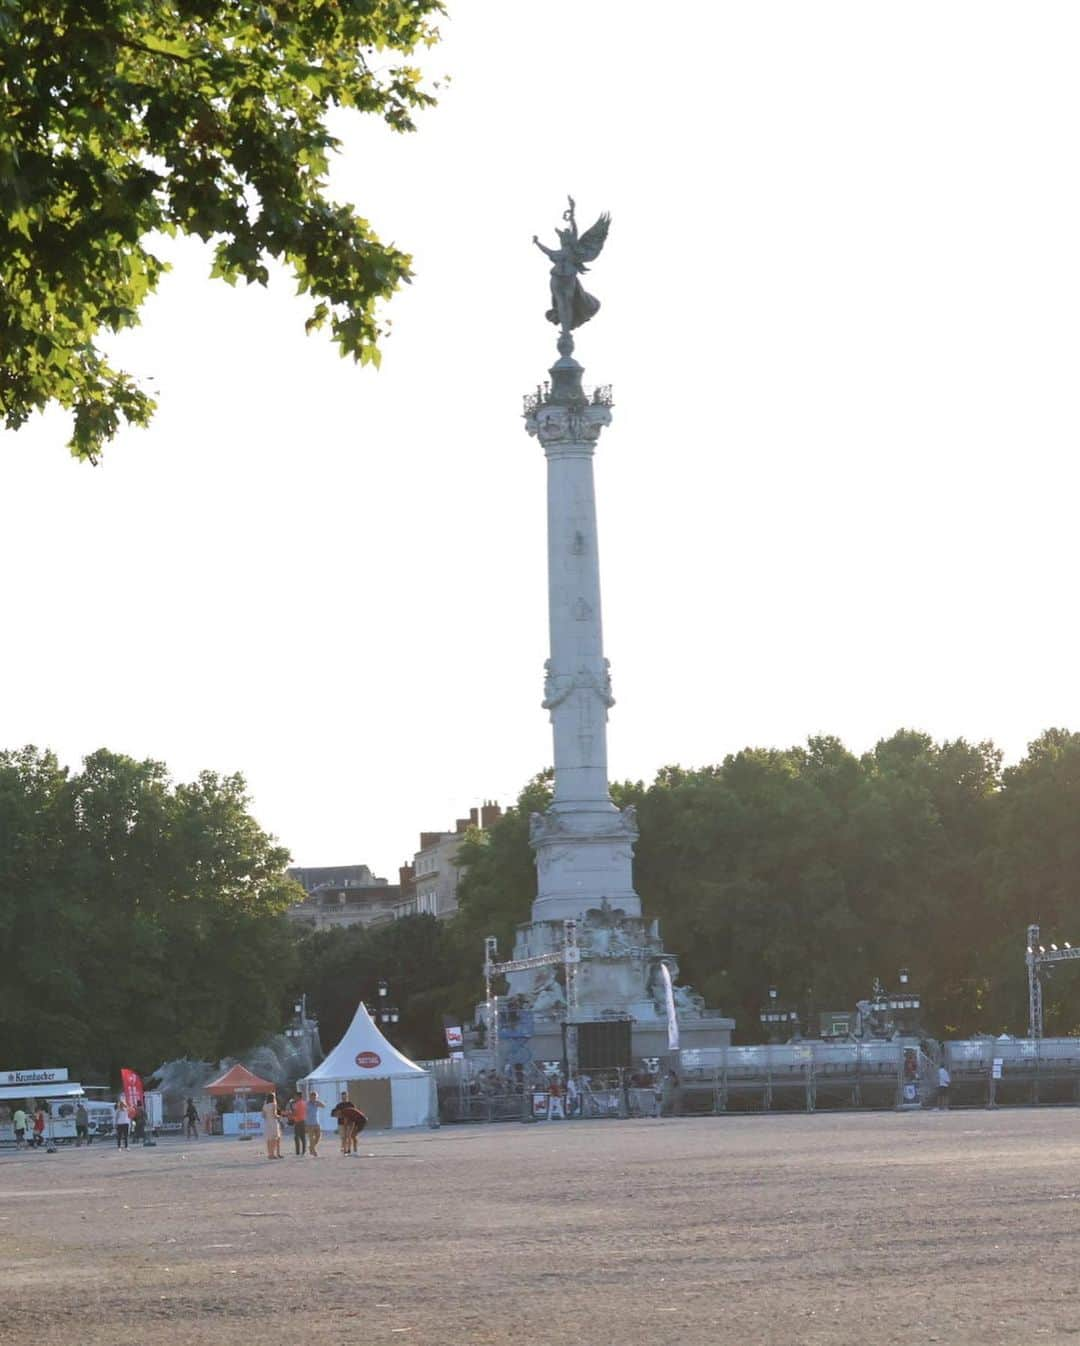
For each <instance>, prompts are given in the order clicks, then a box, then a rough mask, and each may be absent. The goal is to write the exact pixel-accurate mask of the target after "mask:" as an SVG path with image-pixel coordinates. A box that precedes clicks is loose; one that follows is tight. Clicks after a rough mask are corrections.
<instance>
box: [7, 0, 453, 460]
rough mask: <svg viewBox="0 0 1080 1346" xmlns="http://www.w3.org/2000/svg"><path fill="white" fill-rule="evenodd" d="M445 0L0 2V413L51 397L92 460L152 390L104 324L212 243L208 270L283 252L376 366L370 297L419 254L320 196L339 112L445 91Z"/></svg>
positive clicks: (397, 105) (114, 327)
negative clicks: (183, 241)
mask: <svg viewBox="0 0 1080 1346" xmlns="http://www.w3.org/2000/svg"><path fill="white" fill-rule="evenodd" d="M441 8H442V7H441V3H440V0H280V3H275V0H263V3H252V2H251V0H216V2H215V0H180V2H179V3H165V2H164V0H98V2H97V3H93V4H88V3H84V2H80V0H0V413H2V415H3V419H4V424H6V425H7V426H8V427H9V428H11V429H16V428H18V427H19V426H20V425H22V424H23V423H24V422H25V420H26V419H27V417H28V416H29V415H30V414H31V413H32V412H33V411H35V410H39V409H41V408H43V407H45V406H46V405H47V404H48V403H50V402H57V403H59V404H60V405H61V406H63V407H66V408H69V409H70V410H72V412H73V420H74V430H73V436H72V440H71V450H72V453H73V454H75V455H76V456H77V457H79V458H85V459H91V460H93V459H95V458H96V456H97V454H98V453H99V452H100V450H101V448H102V446H103V445H104V444H105V443H106V442H107V441H108V440H109V439H111V438H112V437H113V435H114V434H115V433H116V430H117V428H118V426H119V423H120V420H121V418H123V419H124V420H127V421H128V422H130V423H133V424H136V425H145V424H146V423H147V422H148V420H149V418H150V416H151V414H152V412H153V409H154V403H153V401H152V399H151V398H150V397H149V396H148V394H147V393H146V392H145V391H144V390H143V389H142V388H140V387H138V386H137V385H136V383H135V381H134V380H133V379H132V378H131V377H130V376H129V375H128V374H126V373H124V372H123V371H121V370H117V369H114V368H113V367H112V366H111V365H110V364H109V363H108V361H107V360H106V359H105V357H104V356H103V354H102V352H101V350H100V349H99V346H98V344H97V343H98V339H99V337H100V335H101V334H102V333H107V332H118V331H121V330H122V329H124V328H127V327H131V326H133V325H134V324H135V323H137V322H138V311H139V307H140V305H141V304H142V302H143V300H144V299H145V298H146V296H147V295H148V294H149V293H150V292H151V291H152V290H153V289H154V287H155V286H156V285H157V283H158V281H159V279H160V277H161V274H162V272H163V271H164V270H165V266H164V264H163V263H162V261H161V260H160V259H159V258H158V257H157V256H155V254H154V253H153V252H152V251H151V250H150V248H149V246H148V243H147V241H148V239H149V238H151V237H152V236H153V235H155V234H158V235H160V234H173V233H176V232H178V231H179V232H182V233H185V234H194V235H197V236H198V237H199V238H202V239H204V240H206V241H209V242H212V243H213V251H214V262H213V270H212V274H213V275H216V276H220V277H221V278H222V279H224V280H226V281H228V282H229V283H230V284H235V283H236V282H237V281H238V280H244V281H246V282H248V283H249V284H250V283H252V282H258V283H259V284H266V282H267V279H268V270H267V259H268V258H275V259H278V260H279V261H281V262H284V263H285V264H286V265H288V266H289V267H290V268H291V269H292V271H293V273H294V275H295V276H296V278H297V282H298V286H299V290H300V292H301V293H304V294H308V295H310V297H311V311H310V316H309V318H308V321H307V327H308V330H309V331H310V330H313V329H315V328H319V327H323V326H326V325H328V326H329V328H330V331H331V333H332V336H333V339H334V340H335V342H336V343H337V345H338V346H339V347H340V350H341V353H342V354H343V355H351V356H352V357H354V358H355V359H357V360H359V361H361V362H362V363H366V362H369V361H370V362H377V361H378V358H379V349H378V339H379V337H380V335H381V329H380V324H379V320H378V318H377V315H376V306H377V304H378V302H379V301H380V300H383V299H387V298H388V297H389V296H390V295H391V294H392V293H393V292H394V290H395V289H396V288H397V287H398V285H399V284H400V283H401V282H402V281H405V280H408V279H409V275H410V271H409V266H410V259H409V258H408V257H407V256H406V255H405V254H404V253H402V252H400V251H398V250H397V249H396V248H395V247H393V246H391V245H387V244H384V243H382V242H381V241H380V240H379V239H378V238H377V237H376V235H375V233H374V232H373V230H372V229H371V226H370V225H369V223H368V222H367V221H366V220H365V219H363V218H362V217H360V216H359V215H358V214H357V213H356V212H355V210H354V209H353V208H352V207H351V206H348V205H339V204H336V203H334V202H333V201H331V200H329V199H328V197H327V195H326V183H327V178H326V175H327V167H328V156H329V155H330V153H331V152H332V151H333V150H334V149H335V148H336V147H337V142H336V141H335V139H334V137H333V136H331V135H330V133H329V131H328V129H327V113H328V112H329V110H330V109H331V108H333V107H348V108H355V109H357V110H359V111H361V112H365V113H370V114H373V115H375V116H378V117H380V118H381V119H382V120H383V121H384V122H386V123H387V124H388V125H389V126H390V127H392V128H393V129H394V130H397V131H410V130H412V129H413V116H414V114H415V113H416V112H417V111H418V110H419V109H422V108H424V107H427V106H428V105H429V104H431V103H432V101H433V99H432V96H431V94H430V93H428V92H427V91H426V90H425V89H424V88H423V86H422V84H421V78H420V74H419V72H418V70H417V69H416V68H415V66H413V65H411V64H409V62H408V60H407V59H406V58H407V57H408V56H409V55H410V53H412V52H414V51H415V50H416V48H417V47H418V46H422V45H430V44H431V43H433V42H434V41H435V40H436V39H437V36H438V34H437V29H436V28H434V27H433V26H432V16H433V15H435V14H437V13H439V12H440V11H441Z"/></svg>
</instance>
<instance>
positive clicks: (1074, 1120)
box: [0, 1109, 1080, 1346]
mask: <svg viewBox="0 0 1080 1346" xmlns="http://www.w3.org/2000/svg"><path fill="white" fill-rule="evenodd" d="M1078 1141H1080V1112H1077V1111H1075V1110H1072V1109H1063V1110H1053V1111H1028V1110H1016V1111H1001V1112H992V1113H991V1112H954V1113H926V1114H915V1115H911V1114H891V1113H880V1114H867V1113H863V1114H855V1115H848V1116H836V1115H833V1116H826V1115H820V1114H819V1115H817V1116H813V1117H807V1116H772V1117H745V1116H744V1117H739V1118H700V1119H685V1120H683V1119H670V1120H668V1119H665V1120H664V1121H660V1122H656V1121H625V1122H569V1123H560V1122H550V1123H540V1124H537V1125H521V1124H510V1125H503V1126H496V1127H488V1128H481V1127H455V1128H445V1129H444V1130H442V1131H438V1132H424V1133H417V1134H411V1133H410V1134H405V1135H401V1134H399V1135H396V1136H395V1135H392V1134H385V1135H376V1136H367V1137H363V1138H362V1147H361V1156H362V1157H361V1158H358V1159H343V1158H341V1157H340V1156H339V1155H338V1154H337V1153H336V1152H335V1149H334V1146H333V1145H332V1144H328V1145H324V1151H325V1152H324V1153H323V1154H322V1155H320V1157H319V1158H318V1159H317V1160H311V1159H303V1160H300V1159H296V1158H295V1157H294V1156H293V1155H292V1154H291V1153H290V1152H289V1150H290V1141H289V1140H288V1139H286V1141H285V1150H284V1152H285V1154H286V1156H287V1157H286V1158H285V1159H284V1160H283V1161H281V1162H279V1163H271V1162H269V1161H268V1160H267V1159H266V1158H265V1157H264V1155H263V1153H262V1146H261V1145H260V1144H259V1143H258V1142H252V1143H247V1144H245V1143H243V1142H239V1141H232V1140H213V1141H208V1140H200V1141H198V1142H196V1143H182V1142H180V1141H164V1142H162V1144H161V1145H159V1146H158V1147H157V1148H156V1149H141V1148H139V1149H135V1148H133V1149H131V1150H129V1151H128V1152H127V1153H122V1154H118V1153H117V1152H116V1151H115V1149H111V1148H108V1147H106V1146H105V1145H102V1144H98V1145H95V1146H93V1148H91V1149H90V1150H80V1151H75V1150H63V1151H61V1152H60V1153H59V1154H57V1155H44V1154H20V1155H15V1154H12V1153H11V1152H10V1151H9V1152H7V1153H6V1154H5V1155H4V1156H3V1157H2V1158H0V1248H2V1250H3V1251H2V1255H0V1286H2V1287H3V1297H2V1301H0V1340H2V1341H4V1342H9V1341H10V1342H16V1341H17V1342H30V1341H33V1342H34V1343H35V1346H53V1344H54V1343H61V1342H62V1343H64V1346H82V1344H83V1343H86V1344H87V1346H99V1344H104V1343H108V1346H114V1343H117V1344H118V1343H125V1346H126V1344H127V1343H130V1342H132V1341H134V1340H140V1341H148V1342H151V1343H153V1346H174V1344H175V1346H180V1343H184V1346H189V1344H190V1343H211V1342H212V1343H219V1342H220V1343H226V1342H228V1343H230V1346H232V1344H233V1343H235V1342H237V1341H238V1340H241V1339H246V1340H251V1339H252V1336H251V1334H252V1333H258V1334H260V1336H261V1337H262V1339H263V1340H267V1339H270V1338H272V1339H273V1340H274V1341H275V1342H289V1343H293V1342H302V1343H304V1346H320V1344H321V1343H324V1342H340V1341H343V1340H345V1339H348V1340H350V1341H352V1342H355V1343H357V1344H358V1346H360V1344H362V1346H378V1344H379V1343H408V1344H409V1346H421V1344H422V1343H423V1344H424V1346H428V1344H429V1343H437V1344H438V1346H442V1344H443V1343H447V1344H448V1346H449V1344H452V1346H459V1344H464V1346H470V1344H471V1343H503V1342H507V1343H518V1342H521V1343H530V1346H541V1344H542V1346H547V1343H552V1344H554V1343H558V1346H578V1343H586V1342H587V1343H597V1344H598V1346H599V1344H601V1343H602V1344H603V1346H621V1344H622V1343H637V1342H642V1343H649V1346H664V1344H665V1343H676V1342H677V1343H680V1346H697V1343H702V1346H704V1344H705V1343H708V1344H709V1346H713V1344H714V1343H721V1344H725V1346H726V1343H738V1344H739V1346H757V1344H758V1343H763V1344H767V1346H774V1344H775V1346H781V1343H782V1344H783V1346H792V1344H796V1346H801V1344H802V1343H826V1342H827V1343H830V1344H832V1343H853V1344H854V1343H858V1344H859V1346H863V1344H864V1343H872V1344H873V1346H886V1344H887V1343H893V1342H897V1343H899V1342H903V1343H911V1342H918V1343H923V1342H934V1341H940V1342H950V1343H956V1342H961V1343H962V1342H980V1343H1002V1342H1007V1343H1010V1344H1012V1343H1016V1344H1017V1346H1029V1343H1040V1342H1058V1341H1062V1342H1063V1341H1069V1342H1076V1343H1078V1344H1080V1287H1078V1282H1077V1276H1076V1269H1077V1265H1078V1261H1080V1234H1078V1224H1080V1144H1078Z"/></svg>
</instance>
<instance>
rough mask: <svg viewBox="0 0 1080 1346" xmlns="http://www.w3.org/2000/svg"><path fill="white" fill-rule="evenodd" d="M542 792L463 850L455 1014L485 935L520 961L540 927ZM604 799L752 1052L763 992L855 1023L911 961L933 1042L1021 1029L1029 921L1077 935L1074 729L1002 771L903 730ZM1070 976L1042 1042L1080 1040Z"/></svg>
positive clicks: (683, 946)
mask: <svg viewBox="0 0 1080 1346" xmlns="http://www.w3.org/2000/svg"><path fill="white" fill-rule="evenodd" d="M549 779H550V778H549V777H538V778H537V779H536V780H534V781H532V782H530V784H529V786H528V787H527V788H526V790H525V791H524V792H523V794H522V797H521V800H519V803H518V807H517V808H516V809H512V810H510V811H508V813H507V814H506V815H505V817H504V818H503V819H501V820H500V821H499V822H497V823H496V824H495V825H494V827H493V828H492V829H491V831H490V833H488V834H487V835H479V834H477V835H476V836H474V837H473V838H471V839H470V841H469V842H467V843H466V846H465V847H464V848H463V851H462V857H461V858H462V860H463V861H465V862H467V863H468V865H469V869H468V872H467V873H466V875H465V876H464V878H463V880H462V884H461V887H460V890H459V897H460V901H461V912H460V914H459V915H458V916H457V917H456V918H455V920H454V921H453V922H451V925H450V928H449V929H448V931H447V940H448V942H450V943H451V944H454V943H456V944H457V947H458V956H459V957H460V959H461V962H460V971H459V974H458V976H457V977H455V978H454V980H453V981H449V982H448V983H447V984H446V986H445V987H443V988H442V994H443V995H444V997H445V998H446V999H447V1001H448V1002H450V1003H453V1004H454V1005H455V1007H456V1008H458V1009H459V1010H462V1011H465V1010H467V1009H468V1008H469V1007H470V1006H471V1005H472V1004H474V1003H475V1002H476V1000H477V999H478V998H479V992H480V989H481V981H480V971H479V965H480V958H481V949H482V939H483V936H484V935H486V934H497V935H498V936H499V940H500V948H501V949H504V950H507V951H508V949H509V937H510V934H511V932H512V930H513V927H514V925H516V924H517V923H519V922H521V921H525V920H528V918H529V906H530V903H531V900H532V897H533V895H534V894H535V871H534V869H533V866H532V855H531V851H530V849H529V844H528V814H529V813H530V812H531V811H533V810H534V809H542V808H543V807H545V805H546V802H547V791H548V788H549V786H548V781H549ZM612 793H613V796H614V797H615V799H616V801H617V802H618V803H619V804H623V805H625V804H629V803H633V804H635V805H636V806H637V810H638V821H639V824H640V828H641V839H640V842H639V843H638V846H637V850H636V857H635V883H636V887H637V890H638V892H639V893H640V894H641V896H642V899H643V902H644V905H645V908H646V911H647V913H648V914H649V915H650V916H657V917H659V918H660V919H661V921H662V924H663V931H664V937H665V942H666V944H667V947H668V948H669V949H670V950H671V951H672V952H674V953H675V954H677V955H678V957H679V959H680V964H681V972H682V980H683V981H684V982H685V983H688V984H690V985H692V986H694V987H695V988H696V989H697V990H699V991H701V992H702V993H703V994H704V995H705V997H706V999H707V1000H708V1001H709V1002H710V1003H711V1004H713V1005H717V1006H719V1007H720V1008H722V1009H724V1010H726V1011H727V1012H729V1013H732V1014H733V1015H734V1016H735V1017H736V1019H737V1022H738V1026H739V1034H740V1037H741V1038H742V1039H743V1040H747V1039H748V1038H753V1037H755V1036H756V1035H757V1029H758V1020H757V1015H758V1011H759V1009H760V1007H761V1003H762V1000H763V998H764V994H765V989H766V987H767V986H768V985H769V984H770V983H774V984H776V985H777V986H779V987H780V989H781V994H782V995H783V996H784V997H785V998H786V999H790V1000H792V1001H794V1002H796V1003H797V1004H799V1005H800V1006H801V1007H802V1008H804V1010H805V1009H806V1008H813V1009H815V1010H823V1009H846V1008H850V1007H852V1005H853V1004H854V1002H855V1000H856V999H859V998H862V997H864V996H866V995H867V994H868V993H869V991H870V988H871V986H872V984H873V980H874V978H875V977H876V976H880V977H881V978H882V980H883V981H884V982H885V983H886V984H893V985H895V976H896V972H897V969H898V968H900V967H904V966H906V967H908V968H909V969H910V970H911V973H912V977H913V980H914V981H915V983H916V984H917V987H918V989H919V990H920V991H921V992H922V994H923V997H924V1001H925V1004H926V1006H927V1027H928V1028H930V1029H931V1030H932V1031H934V1032H936V1033H938V1034H940V1035H943V1036H957V1035H964V1034H968V1033H972V1032H988V1031H993V1032H1000V1031H1003V1030H1005V1029H1009V1030H1010V1031H1013V1032H1023V1031H1025V1028H1026V994H1025V990H1024V967H1023V957H1022V955H1023V936H1024V930H1025V927H1026V926H1027V925H1028V923H1029V922H1030V921H1032V920H1037V921H1039V922H1040V923H1041V924H1042V925H1043V927H1044V929H1045V930H1046V931H1047V932H1048V933H1047V936H1046V937H1047V938H1048V939H1049V938H1051V937H1052V936H1051V934H1050V933H1049V932H1050V931H1057V932H1060V934H1061V937H1062V938H1067V937H1068V936H1069V934H1070V933H1077V916H1078V915H1080V909H1078V904H1077V902H1076V891H1077V881H1078V880H1077V875H1078V874H1080V735H1076V734H1068V733H1065V732H1064V731H1061V730H1051V731H1049V732H1048V733H1046V734H1044V735H1043V736H1042V737H1041V738H1039V739H1038V740H1036V742H1035V743H1033V744H1032V745H1031V747H1030V749H1029V751H1028V755H1027V756H1026V757H1025V759H1024V760H1023V761H1022V762H1020V763H1019V764H1018V765H1017V766H1015V767H1011V768H1009V769H1008V770H1007V771H1005V772H1004V773H1003V772H1002V769H1001V754H1000V753H999V751H998V750H997V749H996V748H995V747H994V746H993V744H991V743H977V744H971V743H967V742H965V741H964V740H962V739H961V740H956V741H953V742H946V743H942V744H937V743H934V742H933V741H932V740H931V739H930V738H929V737H928V736H927V735H925V734H920V733H914V732H911V731H908V730H902V731H900V732H899V733H896V734H894V735H893V736H892V737H891V738H888V739H885V740H882V742H880V743H879V744H878V745H877V746H876V747H875V748H874V749H873V751H872V752H869V753H866V754H865V755H864V756H862V757H861V758H860V757H856V756H854V755H853V754H851V753H850V752H848V751H847V750H846V749H845V748H844V746H843V744H841V743H840V742H839V741H838V740H836V739H835V738H828V737H819V738H812V739H810V740H809V742H808V743H807V744H806V746H805V747H803V746H799V747H793V748H789V749H786V750H777V749H754V748H748V749H746V750H745V751H743V752H740V753H737V754H734V755H732V756H731V757H728V758H727V759H725V761H724V762H723V763H722V764H720V765H718V766H707V767H702V768H699V769H695V770H687V769H684V768H681V767H676V766H673V767H667V768H665V769H664V770H662V771H661V772H659V774H658V775H657V778H656V780H655V781H654V782H653V783H652V784H651V785H649V786H646V785H645V784H644V783H642V782H637V783H632V782H630V783H623V784H620V785H616V786H615V787H614V788H613V791H612ZM504 940H505V941H506V943H504ZM1070 972H1071V969H1068V968H1067V969H1065V970H1063V971H1062V972H1061V973H1060V974H1059V976H1058V978H1057V980H1056V981H1055V982H1053V983H1051V988H1050V991H1049V993H1048V996H1047V1025H1048V1031H1058V1032H1077V1031H1080V976H1077V977H1072V976H1070V975H1069V974H1070Z"/></svg>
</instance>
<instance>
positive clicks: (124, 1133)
mask: <svg viewBox="0 0 1080 1346" xmlns="http://www.w3.org/2000/svg"><path fill="white" fill-rule="evenodd" d="M113 1126H114V1127H115V1129H116V1148H117V1149H118V1150H126V1149H127V1147H128V1130H129V1129H130V1127H131V1113H130V1112H129V1111H128V1105H127V1104H126V1103H125V1102H124V1100H123V1099H122V1098H118V1099H117V1100H116V1107H115V1108H113Z"/></svg>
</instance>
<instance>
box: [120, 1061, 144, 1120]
mask: <svg viewBox="0 0 1080 1346" xmlns="http://www.w3.org/2000/svg"><path fill="white" fill-rule="evenodd" d="M120 1091H121V1093H122V1094H123V1095H124V1102H125V1103H126V1104H127V1105H128V1108H129V1110H130V1111H132V1112H134V1111H135V1109H136V1108H137V1107H138V1106H139V1104H140V1103H141V1102H142V1101H143V1082H142V1080H141V1079H140V1078H139V1076H138V1075H136V1074H135V1072H134V1071H133V1070H128V1069H126V1068H124V1069H122V1070H121V1071H120Z"/></svg>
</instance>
